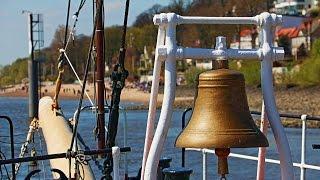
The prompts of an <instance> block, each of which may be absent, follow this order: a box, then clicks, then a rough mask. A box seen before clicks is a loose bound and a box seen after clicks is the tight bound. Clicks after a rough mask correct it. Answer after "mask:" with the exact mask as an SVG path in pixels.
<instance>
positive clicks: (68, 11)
mask: <svg viewBox="0 0 320 180" xmlns="http://www.w3.org/2000/svg"><path fill="white" fill-rule="evenodd" d="M70 5H71V0H69V1H68V9H67V20H66V27H65V32H64V45H63V47H66V45H67V37H68V28H69V16H70Z"/></svg>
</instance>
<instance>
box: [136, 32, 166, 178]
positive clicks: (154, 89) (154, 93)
mask: <svg viewBox="0 0 320 180" xmlns="http://www.w3.org/2000/svg"><path fill="white" fill-rule="evenodd" d="M164 41H165V29H164V27H163V26H160V27H159V29H158V36H157V47H156V54H155V62H154V68H153V76H154V77H153V79H152V85H151V94H150V102H149V111H148V119H147V128H146V137H145V141H144V150H143V159H142V166H141V174H142V175H143V174H144V168H145V164H146V162H147V157H148V154H149V150H150V147H151V143H152V139H153V133H154V124H155V118H156V110H157V99H158V91H159V81H160V72H161V64H162V63H161V59H160V58H159V55H158V54H159V53H158V52H159V50H158V48H159V46H161V45H164ZM141 179H143V176H141Z"/></svg>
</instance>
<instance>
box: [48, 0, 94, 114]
mask: <svg viewBox="0 0 320 180" xmlns="http://www.w3.org/2000/svg"><path fill="white" fill-rule="evenodd" d="M85 2H86V0H81V1H80V4H79V7H78V10H77V12H76V13H75V14H74V19H75V20H74V23H73V26H72V29H71V31H70V34H69V37H67V36H68V35H67V34H68V33H67V32H68V23H69V13H70V12H69V11H70V0H69V2H68V12H67V21H66V29H65V38H64V39H65V41H64V48H63V50H61V49H60V50H59V51H60V56H59V58H58V59H59V60H58V61H59V63H58V70H59V74H58V77H57V80H56V91H55V95H54V98H53V104H52V109H60V107H59V103H58V96H59V93H60V89H61V84H62V75H63V72H64V68H63V65H64V61H65V51H66V50H67V48H68V45H69V42H70V39H71V38H73V39H74V31H75V29H76V25H77V22H78V18H79V14H80V11H81V9H82V8H83V6H84V4H85ZM79 82H81V81H79ZM90 102H91V103H92V101H91V99H90Z"/></svg>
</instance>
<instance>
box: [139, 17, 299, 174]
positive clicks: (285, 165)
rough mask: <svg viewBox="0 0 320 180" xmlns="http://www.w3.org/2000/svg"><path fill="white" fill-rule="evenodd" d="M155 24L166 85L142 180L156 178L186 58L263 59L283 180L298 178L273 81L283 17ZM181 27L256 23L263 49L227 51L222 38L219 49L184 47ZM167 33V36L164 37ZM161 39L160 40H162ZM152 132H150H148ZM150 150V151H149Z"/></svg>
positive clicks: (176, 20) (149, 136)
mask: <svg viewBox="0 0 320 180" xmlns="http://www.w3.org/2000/svg"><path fill="white" fill-rule="evenodd" d="M153 21H154V24H155V25H158V26H159V31H158V39H157V47H156V57H155V67H154V72H159V71H160V68H161V66H159V64H161V63H162V62H163V61H164V63H165V85H164V96H163V102H162V109H161V113H160V118H159V122H158V126H157V129H156V132H155V135H154V137H153V140H152V142H151V141H150V139H152V134H151V132H152V131H153V129H152V130H149V132H147V133H146V140H147V139H148V140H149V141H146V142H145V152H144V159H146V162H145V165H144V163H143V165H142V175H143V176H141V177H142V178H141V179H145V180H146V179H151V180H154V179H156V171H157V162H158V161H159V159H160V155H161V152H162V148H163V144H164V141H165V139H166V136H167V133H168V129H169V125H170V121H171V116H172V110H173V102H174V98H175V88H176V65H175V64H176V60H177V59H185V58H212V59H219V58H220V57H225V58H228V59H237V58H238V59H260V60H261V61H262V63H261V79H262V93H263V98H264V102H265V106H266V112H267V114H268V117H269V121H270V125H271V128H272V131H273V133H274V137H275V140H276V143H277V148H278V151H279V155H280V162H281V164H280V167H281V177H282V179H283V180H291V179H294V174H293V166H292V160H291V152H290V147H289V143H288V140H287V137H286V134H285V131H284V128H283V126H282V124H281V122H280V116H279V113H278V110H277V107H276V104H275V97H274V91H273V81H272V77H273V76H272V62H273V61H275V60H281V59H283V56H284V51H283V49H282V48H276V47H273V38H274V28H275V27H276V26H277V25H279V24H281V22H282V16H279V15H276V14H270V13H267V12H265V13H262V14H260V15H257V16H255V17H186V16H179V15H177V14H174V13H166V14H165V13H162V14H158V15H155V16H154V19H153ZM180 24H253V25H257V26H260V27H261V35H262V36H261V37H262V45H261V47H260V48H259V49H256V50H254V49H248V50H233V49H227V48H226V45H225V38H221V37H219V38H218V39H217V40H218V42H217V43H216V44H217V46H216V48H215V49H200V48H183V47H178V46H177V44H176V26H177V25H180ZM164 34H165V35H164ZM159 38H160V39H159ZM157 74H158V73H156V74H154V77H153V81H152V90H151V94H152V97H151V98H150V104H149V114H148V122H147V126H150V127H154V125H153V123H154V119H155V113H154V112H155V109H156V103H155V102H156V100H157V94H158V93H157V91H158V90H157V89H158V86H159V76H158V75H157ZM147 131H148V130H147ZM149 147H150V149H149Z"/></svg>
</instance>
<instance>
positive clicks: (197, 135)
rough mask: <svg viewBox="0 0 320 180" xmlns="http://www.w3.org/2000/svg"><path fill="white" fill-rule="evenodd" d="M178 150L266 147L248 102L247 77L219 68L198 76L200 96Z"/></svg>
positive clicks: (179, 141) (180, 139)
mask: <svg viewBox="0 0 320 180" xmlns="http://www.w3.org/2000/svg"><path fill="white" fill-rule="evenodd" d="M176 146H177V147H186V148H244V147H266V146H268V140H267V138H266V137H265V136H264V135H263V133H261V131H260V130H259V129H258V127H257V126H256V125H255V123H254V121H253V119H252V117H251V114H250V111H249V106H248V102H247V96H246V93H245V83H244V76H243V75H242V74H241V73H240V72H237V71H233V70H229V69H218V70H212V71H207V72H204V73H202V74H200V76H199V85H198V95H197V97H196V101H195V106H194V110H193V113H192V116H191V119H190V121H189V124H188V125H187V127H186V128H185V129H184V130H183V132H182V133H181V134H180V135H179V136H178V138H177V140H176Z"/></svg>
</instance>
